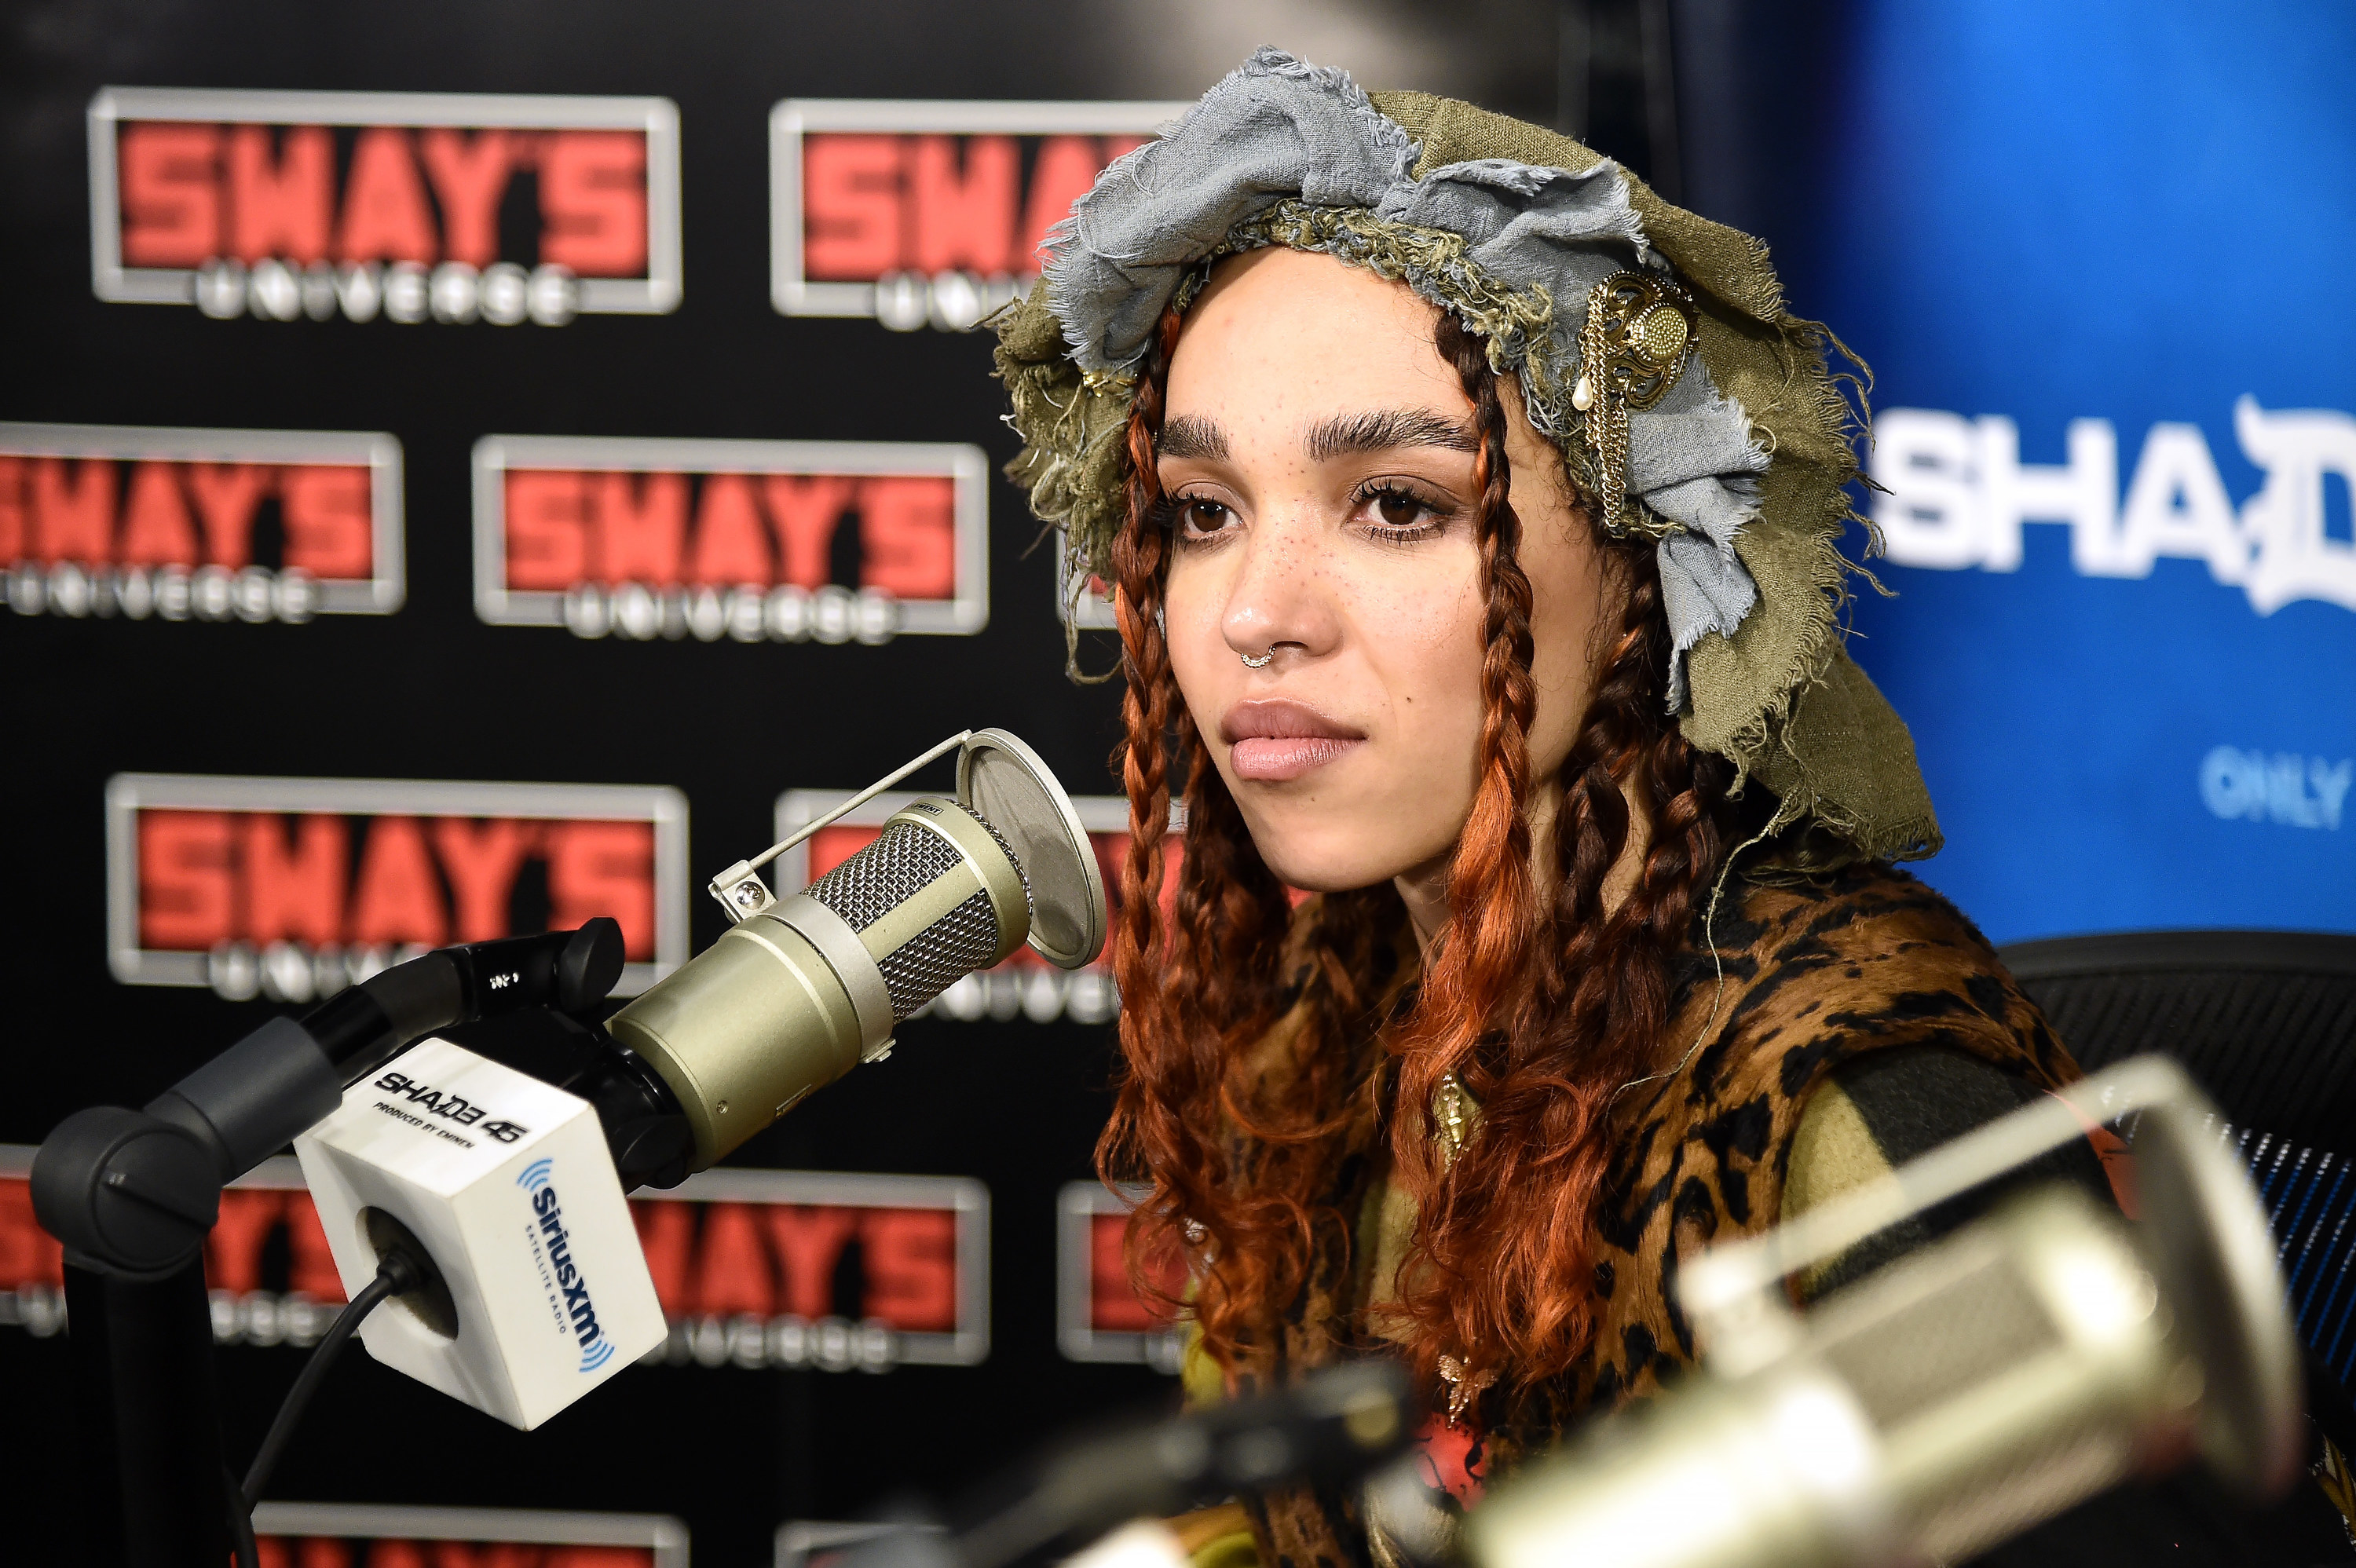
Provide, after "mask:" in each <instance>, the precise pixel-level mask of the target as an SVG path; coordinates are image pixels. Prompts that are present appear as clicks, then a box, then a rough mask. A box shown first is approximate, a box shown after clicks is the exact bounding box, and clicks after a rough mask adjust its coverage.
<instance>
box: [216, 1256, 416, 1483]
mask: <svg viewBox="0 0 2356 1568" xmlns="http://www.w3.org/2000/svg"><path fill="white" fill-rule="evenodd" d="M424 1280H425V1271H424V1270H423V1268H421V1267H420V1266H419V1265H418V1264H417V1262H416V1260H414V1259H413V1258H412V1257H410V1255H409V1254H408V1253H405V1252H402V1251H399V1250H391V1251H388V1252H386V1253H385V1254H384V1259H383V1261H382V1262H381V1263H380V1264H378V1265H377V1271H376V1277H375V1278H374V1279H372V1280H370V1281H369V1282H368V1284H367V1285H365V1286H363V1287H362V1289H361V1291H360V1293H359V1295H358V1296H353V1297H352V1299H351V1302H350V1304H349V1305H348V1306H347V1307H345V1308H344V1309H343V1311H341V1312H340V1313H337V1315H336V1320H335V1322H334V1323H332V1324H330V1325H329V1326H328V1328H327V1333H325V1334H323V1335H321V1336H320V1338H319V1342H318V1344H317V1345H316V1346H315V1347H313V1348H312V1350H311V1359H310V1360H307V1361H305V1362H304V1363H303V1371H302V1373H301V1374H300V1375H299V1376H297V1377H296V1378H295V1386H294V1387H293V1388H290V1389H288V1390H287V1391H286V1398H285V1401H284V1403H281V1404H280V1405H279V1407H278V1417H277V1419H276V1420H274V1421H273V1422H272V1423H271V1424H270V1434H269V1435H268V1436H266V1437H264V1438H262V1446H261V1448H260V1449H259V1450H257V1451H256V1452H255V1454H254V1456H253V1467H252V1469H250V1470H248V1471H246V1473H245V1486H244V1488H243V1493H244V1501H245V1505H246V1509H247V1510H248V1512H249V1513H250V1512H251V1511H252V1507H253V1505H254V1503H256V1502H257V1501H259V1500H260V1499H261V1497H262V1488H263V1487H265V1486H267V1485H269V1483H270V1472H271V1471H272V1470H273V1469H275V1468H277V1467H278V1456H279V1455H280V1454H282V1453H284V1451H285V1448H286V1444H287V1440H288V1439H290V1438H292V1437H293V1436H294V1435H295V1423H296V1422H297V1421H300V1420H301V1419H302V1418H303V1407H304V1406H305V1405H306V1404H308V1403H311V1396H312V1395H313V1394H314V1393H316V1392H318V1388H319V1384H320V1383H321V1381H324V1380H325V1379H326V1377H327V1369H328V1368H329V1367H332V1366H334V1365H335V1364H336V1358H337V1356H338V1355H339V1354H341V1353H342V1351H343V1349H344V1347H345V1346H346V1345H347V1344H348V1343H350V1341H351V1338H352V1336H353V1335H354V1334H355V1333H357V1332H358V1331H359V1326H360V1320H361V1319H362V1318H364V1317H367V1316H368V1315H369V1313H371V1312H373V1311H375V1310H376V1309H377V1307H378V1306H379V1305H380V1304H381V1303H382V1302H383V1301H384V1299H385V1298H386V1297H387V1296H405V1295H407V1294H408V1293H409V1292H411V1291H412V1290H415V1289H416V1288H417V1287H418V1286H419V1285H423V1283H424Z"/></svg>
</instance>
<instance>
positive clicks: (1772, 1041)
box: [1234, 862, 2078, 1568]
mask: <svg viewBox="0 0 2356 1568" xmlns="http://www.w3.org/2000/svg"><path fill="white" fill-rule="evenodd" d="M1713 935H1714V937H1715V948H1716V951H1715V954H1714V955H1713V953H1712V952H1711V951H1709V949H1708V946H1706V945H1705V944H1704V943H1703V942H1702V940H1701V933H1700V930H1699V923H1698V922H1697V929H1696V933H1695V940H1694V942H1693V943H1692V944H1691V946H1690V947H1689V949H1688V951H1687V953H1686V954H1685V955H1684V956H1683V958H1682V959H1681V961H1680V964H1679V968H1678V973H1677V975H1676V988H1675V991H1674V993H1673V999H1672V1004H1671V1020H1670V1023H1669V1026H1668V1029H1667V1030H1666V1032H1665V1037H1664V1040H1663V1057H1664V1060H1666V1061H1675V1062H1676V1063H1677V1065H1676V1067H1675V1068H1674V1070H1673V1071H1672V1072H1670V1073H1669V1074H1668V1075H1667V1076H1666V1077H1665V1078H1664V1079H1663V1080H1661V1081H1659V1082H1658V1083H1654V1084H1650V1085H1647V1086H1646V1087H1645V1088H1644V1089H1643V1090H1640V1091H1638V1092H1637V1093H1632V1094H1630V1095H1628V1096H1626V1097H1625V1099H1624V1100H1623V1101H1622V1106H1621V1108H1620V1110H1619V1112H1618V1129H1617V1143H1618V1154H1617V1156H1616V1157H1615V1160H1614V1163H1613V1167H1612V1177H1611V1179H1610V1180H1609V1182H1608V1183H1607V1187H1606V1190H1605V1195H1604V1200H1603V1202H1602V1204H1601V1212H1600V1213H1599V1215H1598V1225H1597V1234H1596V1240H1595V1253H1594V1255H1595V1264H1594V1277H1593V1282H1592V1288H1593V1290H1594V1292H1595V1295H1596V1297H1597V1301H1598V1307H1599V1313H1598V1329H1597V1333H1596V1337H1595V1340H1594V1343H1593V1345H1592V1347H1591V1348H1590V1351H1589V1352H1588V1355H1587V1357H1586V1359H1585V1360H1584V1361H1583V1363H1582V1364H1581V1365H1580V1367H1579V1368H1578V1369H1577V1370H1576V1371H1574V1372H1573V1373H1572V1374H1571V1375H1570V1376H1569V1378H1567V1379H1565V1380H1563V1381H1562V1383H1561V1384H1560V1385H1559V1386H1548V1387H1545V1388H1541V1389H1537V1390H1524V1391H1520V1392H1519V1394H1518V1395H1516V1396H1513V1397H1510V1398H1509V1397H1508V1396H1506V1395H1505V1394H1504V1393H1502V1392H1500V1391H1496V1390H1492V1391H1491V1392H1489V1393H1488V1394H1487V1395H1485V1396H1484V1397H1483V1402H1482V1408H1481V1414H1482V1416H1483V1422H1482V1425H1483V1431H1484V1437H1483V1443H1484V1445H1485V1447H1486V1449H1487V1453H1486V1456H1485V1461H1486V1468H1487V1472H1488V1474H1489V1476H1490V1477H1492V1478H1494V1477H1495V1476H1497V1475H1499V1474H1501V1473H1504V1472H1505V1471H1509V1470H1510V1469H1511V1468H1513V1467H1514V1466H1515V1464H1516V1463H1517V1462H1518V1460H1519V1459H1520V1458H1521V1457H1522V1456H1525V1455H1528V1454H1532V1453H1535V1452H1537V1451H1538V1450H1540V1449H1542V1448H1545V1447H1547V1446H1550V1445H1552V1444H1553V1442H1554V1441H1555V1440H1556V1439H1557V1438H1558V1436H1559V1435H1560V1433H1561V1431H1562V1429H1563V1428H1564V1427H1565V1426H1567V1425H1569V1424H1571V1423H1572V1422H1574V1421H1576V1420H1579V1419H1580V1418H1581V1417H1583V1416H1584V1415H1586V1414H1588V1413H1598V1412H1601V1411H1604V1410H1608V1409H1611V1408H1612V1407H1615V1406H1618V1405H1621V1404H1624V1403H1629V1402H1630V1401H1633V1400H1637V1399H1641V1398H1644V1397H1646V1396H1648V1395H1651V1394H1653V1393H1655V1392H1657V1391H1658V1390H1659V1389H1660V1387H1661V1384H1662V1381H1663V1379H1664V1378H1665V1376H1668V1375H1671V1374H1672V1373H1674V1371H1676V1369H1678V1368H1681V1367H1684V1366H1687V1365H1688V1364H1690V1363H1691V1362H1692V1361H1693V1360H1694V1358H1695V1350H1696V1347H1695V1344H1694V1336H1693V1329H1692V1327H1691V1325H1689V1324H1688V1323H1687V1321H1686V1318H1685V1316H1684V1314H1683V1313H1682V1312H1681V1311H1680V1310H1679V1309H1678V1307H1677V1302H1676V1277H1677V1269H1678V1266H1679V1264H1681V1263H1682V1262H1683V1260H1685V1259H1686V1258H1687V1257H1689V1256H1691V1255H1692V1254H1694V1253H1696V1252H1697V1251H1699V1250H1700V1249H1702V1248H1705V1247H1708V1246H1709V1245H1711V1244H1713V1243H1719V1242H1724V1241H1727V1240H1730V1239H1732V1238H1734V1237H1737V1236H1743V1235H1750V1234H1755V1233H1757V1232H1761V1231H1763V1230H1765V1229H1767V1228H1768V1227H1769V1226H1770V1225H1772V1223H1773V1222H1774V1221H1775V1219H1776V1217H1777V1214H1778V1213H1779V1211H1780V1209H1781V1207H1782V1203H1783V1180H1784V1174H1785V1170H1786V1168H1787V1165H1788V1163H1789V1161H1790V1158H1791V1150H1792V1141H1793V1136H1794V1133H1795V1132H1796V1131H1797V1129H1798V1126H1799V1123H1800V1113H1801V1109H1802V1106H1803V1105H1804V1103H1805V1101H1806V1100H1807V1097H1808V1094H1809V1093H1810V1092H1811V1091H1812V1090H1813V1089H1814V1088H1815V1086H1816V1085H1817V1084H1818V1083H1821V1082H1823V1081H1824V1079H1825V1078H1826V1075H1827V1074H1828V1073H1830V1072H1833V1071H1834V1070H1835V1069H1836V1068H1837V1067H1839V1066H1840V1065H1841V1064H1843V1063H1844V1062H1847V1061H1851V1060H1853V1059H1854V1058H1856V1057H1858V1056H1859V1055H1861V1054H1862V1053H1864V1052H1866V1051H1879V1050H1886V1049H1889V1048H1890V1047H1893V1046H1901V1045H1928V1046H1944V1047H1948V1048H1951V1049H1954V1050H1959V1051H1964V1052H1966V1053H1968V1054H1970V1055H1971V1056H1974V1057H1976V1058H1978V1059H1980V1060H1982V1061H1987V1062H1988V1063H1990V1064H1992V1065H1994V1066H1996V1067H1998V1068H2000V1069H2002V1070H2004V1071H2006V1072H2013V1073H2017V1074H2019V1075H2020V1076H2022V1077H2024V1078H2026V1079H2028V1080H2029V1081H2031V1082H2033V1083H2036V1084H2038V1085H2039V1086H2040V1087H2044V1088H2054V1087H2058V1086H2060V1085H2061V1084H2062V1083H2067V1082H2069V1081H2070V1080H2072V1079H2073V1078H2075V1077H2077V1076H2078V1070H2077V1068H2076V1066H2075V1064H2074V1063H2073V1062H2072V1061H2071V1060H2070V1057H2069V1054H2068V1052H2067V1051H2064V1050H2063V1049H2062V1046H2061V1042H2060V1041H2059V1040H2056V1039H2055V1038H2054V1036H2053V1033H2052V1030H2051V1029H2049V1028H2048V1027H2047V1025H2046V1022H2045V1019H2044V1018H2043V1017H2042V1016H2041V1015H2040V1013H2039V1012H2038V1010H2037V1008H2036V1006H2035V1005H2034V1004H2033V1003H2031V1002H2030V1001H2029V999H2028V998H2027V997H2024V996H2023V995H2022V994H2021V993H2020V991H2019V988H2018V987H2015V986H2014V984H2013V982H2012V980H2011V978H2010V976H2008V975H2007V974H2006V973H2005V971H2004V967H2003V965H2001V964H1999V963H1998V962H1997V956H1996V954H1995V952H1994V950H1993V949H1991V948H1990V947H1989V945H1988V944H1987V940H1986V939H1985V938H1984V937H1982V936H1981V935H1980V933H1979V932H1978V931H1977V930H1976V929H1975V928H1974V927H1973V926H1972V924H1971V923H1970V922H1969V921H1967V920H1965V918H1964V916H1963V915H1962V914H1960V913H1959V912H1957V911H1956V910H1955V908H1954V905H1952V904H1950V903H1949V902H1947V901H1946V900H1944V898H1941V897H1940V896H1939V895H1938V894H1937V893H1935V892H1933V891H1931V890H1930V889H1929V888H1927V887H1925V886H1923V885H1922V883H1921V882H1919V881H1917V880H1915V879H1914V878H1912V877H1911V876H1909V875H1907V874H1906V873H1905V872H1903V871H1900V870H1897V869H1894V868H1892V867H1890V866H1888V865H1886V864H1881V863H1871V862H1869V863H1865V864H1860V865H1857V866H1853V867H1850V868H1849V869H1846V870H1844V871H1841V872H1838V873H1836V874H1834V875H1831V876H1829V877H1826V878H1823V879H1821V880H1815V881H1812V882H1808V883H1804V884H1800V885H1794V886H1770V885H1760V884H1753V883H1747V882H1740V881H1738V882H1735V883H1731V884H1730V885H1729V887H1728V888H1727V890H1726V895H1725V897H1724V899H1723V900H1722V901H1721V903H1720V907H1719V912H1718V914H1717V916H1716V919H1715V921H1714V923H1713ZM1401 1010H1403V1009H1400V1008H1395V1009H1394V1011H1393V1015H1392V1016H1393V1017H1394V1018H1396V1017H1398V1015H1399V1012H1400V1011H1401ZM1289 1023H1290V1019H1288V1020H1287V1023H1280V1025H1279V1026H1278V1029H1277V1030H1276V1031H1274V1034H1273V1035H1272V1037H1271V1039H1272V1040H1275V1039H1277V1038H1279V1037H1281V1036H1283V1035H1285V1034H1286V1033H1288V1032H1289V1031H1288V1029H1287V1024H1289ZM1347 1143H1348V1147H1345V1148H1344V1149H1343V1150H1341V1151H1340V1157H1339V1158H1337V1160H1336V1162H1335V1170H1336V1183H1335V1190H1334V1192H1333V1203H1334V1205H1335V1207H1336V1208H1337V1209H1339V1210H1340V1211H1342V1212H1344V1213H1356V1212H1359V1211H1360V1209H1361V1206H1362V1205H1363V1204H1364V1203H1365V1198H1366V1195H1367V1193H1368V1191H1369V1190H1370V1189H1373V1187H1374V1186H1375V1184H1376V1183H1377V1182H1379V1181H1380V1180H1381V1179H1382V1169H1381V1161H1382V1156H1381V1154H1380V1151H1379V1149H1378V1148H1377V1147H1376V1137H1375V1136H1374V1135H1373V1133H1372V1130H1371V1128H1362V1129H1359V1130H1358V1131H1356V1132H1354V1133H1353V1134H1351V1135H1348V1137H1347ZM1366 1275H1367V1271H1366V1270H1365V1269H1364V1268H1358V1269H1356V1270H1355V1271H1354V1269H1353V1268H1352V1264H1351V1260H1350V1258H1349V1256H1348V1255H1347V1248H1346V1246H1345V1245H1335V1246H1333V1248H1331V1249H1330V1250H1329V1253H1328V1254H1327V1255H1325V1256H1323V1258H1321V1259H1320V1261H1319V1263H1318V1264H1317V1266H1316V1267H1315V1269H1314V1270H1313V1271H1312V1277H1311V1279H1310V1281H1309V1284H1308V1286H1307V1288H1306V1289H1305V1290H1304V1291H1303V1293H1302V1295H1301V1298H1300V1299H1299V1301H1298V1302H1296V1304H1295V1307H1294V1309H1293V1311H1292V1312H1291V1313H1290V1315H1289V1316H1288V1319H1287V1321H1286V1322H1285V1323H1284V1324H1283V1325H1282V1326H1281V1332H1280V1334H1279V1335H1277V1336H1274V1337H1272V1338H1271V1339H1269V1341H1267V1342H1266V1343H1265V1344H1264V1345H1263V1346H1262V1347H1260V1348H1259V1349H1258V1352H1257V1353H1256V1354H1255V1355H1254V1356H1253V1357H1252V1359H1251V1360H1250V1361H1249V1362H1248V1364H1247V1365H1245V1366H1243V1367H1241V1368H1238V1369H1237V1375H1236V1377H1235V1380H1234V1384H1235V1387H1236V1390H1237V1392H1247V1391H1249V1390H1252V1389H1255V1388H1267V1387H1272V1386H1276V1385H1279V1384H1281V1383H1284V1382H1287V1381H1291V1380H1292V1379H1294V1378H1296V1377H1298V1376H1299V1375H1300V1374H1301V1371H1304V1370H1306V1369H1308V1368H1310V1367H1313V1366H1316V1365H1319V1364H1321V1363H1323V1362H1326V1361H1330V1360H1334V1359H1336V1358H1337V1357H1341V1356H1345V1355H1350V1354H1357V1353H1364V1352H1365V1350H1366V1349H1368V1348H1369V1341H1368V1338H1367V1336H1366V1335H1365V1332H1364V1318H1365V1306H1366V1303H1365V1300H1364V1299H1363V1297H1364V1294H1365V1289H1366ZM1245 1507H1246V1509H1247V1511H1248V1513H1249V1514H1250V1516H1251V1520H1252V1526H1253V1534H1254V1536H1255V1538H1256V1540H1257V1543H1258V1555H1259V1562H1260V1563H1262V1564H1264V1565H1265V1568H1344V1565H1345V1564H1346V1565H1352V1568H1364V1565H1365V1564H1366V1563H1368V1562H1369V1555H1368V1552H1369V1549H1368V1546H1367V1541H1366V1531H1365V1521H1364V1520H1363V1518H1362V1517H1361V1515H1360V1512H1359V1504H1358V1500H1357V1498H1356V1496H1355V1493H1354V1492H1352V1491H1349V1490H1347V1489H1344V1488H1324V1489H1320V1488H1309V1487H1297V1488H1290V1489H1286V1490H1280V1491H1277V1492H1272V1493H1269V1494H1266V1495H1264V1496H1261V1497H1258V1498H1254V1499H1246V1502H1245Z"/></svg>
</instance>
